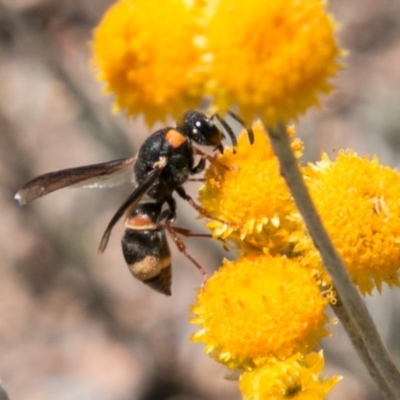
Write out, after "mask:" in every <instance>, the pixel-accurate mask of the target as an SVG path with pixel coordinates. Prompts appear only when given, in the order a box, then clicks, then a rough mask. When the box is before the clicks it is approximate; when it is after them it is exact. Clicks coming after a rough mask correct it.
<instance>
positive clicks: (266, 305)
mask: <svg viewBox="0 0 400 400" xmlns="http://www.w3.org/2000/svg"><path fill="white" fill-rule="evenodd" d="M196 303H197V304H196V305H195V306H193V307H192V312H193V313H194V314H195V315H196V317H195V318H193V320H192V321H191V322H192V323H195V324H199V325H201V326H202V327H201V329H200V331H198V332H197V333H195V334H194V335H193V337H192V340H193V341H195V342H201V343H204V344H205V345H206V352H207V353H209V354H210V355H211V356H213V357H214V358H216V359H217V360H218V361H220V362H222V363H225V364H226V365H227V366H228V367H231V368H236V367H242V368H243V367H248V366H254V365H258V364H260V363H263V362H265V361H266V360H272V359H274V360H275V359H278V360H282V359H285V358H287V357H291V356H292V355H294V354H296V353H298V352H300V353H306V352H308V351H309V350H310V349H313V348H315V347H317V342H318V340H319V339H321V338H322V337H324V336H326V335H327V331H326V330H325V328H324V324H325V323H326V322H327V317H326V315H325V314H324V310H325V306H326V304H327V302H326V300H325V299H324V298H323V297H322V296H321V295H320V292H319V288H318V286H317V284H316V283H315V281H314V279H313V277H312V276H311V275H310V274H309V272H308V271H307V270H306V269H303V268H301V267H300V265H299V263H298V262H296V261H295V260H290V259H287V258H286V257H271V256H245V257H241V258H239V259H238V260H237V261H234V262H228V261H225V262H224V264H223V266H222V267H221V268H220V269H219V270H218V271H217V272H216V273H215V274H214V275H213V276H212V277H211V278H210V279H209V280H208V281H207V282H206V284H205V286H204V289H203V290H202V291H201V292H200V293H199V295H198V297H197V302H196Z"/></svg>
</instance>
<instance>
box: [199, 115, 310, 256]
mask: <svg viewBox="0 0 400 400" xmlns="http://www.w3.org/2000/svg"><path fill="white" fill-rule="evenodd" d="M253 132H254V136H255V141H254V144H253V145H250V143H249V141H248V137H247V134H246V132H243V133H242V134H241V136H240V137H239V138H238V146H237V147H236V152H235V153H234V152H233V150H232V149H226V150H225V152H224V153H223V154H222V155H220V156H219V157H218V159H217V161H218V163H213V164H212V165H211V166H210V167H209V169H208V170H207V171H206V174H205V179H206V181H205V184H204V186H203V187H202V188H201V189H200V194H199V198H200V202H201V203H202V205H203V207H204V208H205V209H206V210H207V212H208V213H209V214H210V215H212V216H213V217H215V218H216V219H218V221H217V220H212V221H209V222H207V224H206V226H207V227H208V228H209V229H210V230H211V231H212V235H213V237H215V238H221V239H229V240H230V241H233V242H234V243H236V244H237V245H238V246H239V247H241V248H242V249H243V250H246V251H247V250H250V249H255V250H258V251H260V252H264V251H268V252H270V253H271V254H277V253H285V252H286V251H287V250H288V249H289V248H290V247H291V246H292V243H291V237H292V235H293V232H296V231H297V230H300V232H302V223H301V221H299V218H296V216H297V215H298V213H297V209H296V207H295V204H294V202H293V200H292V197H291V195H290V192H289V190H288V188H287V186H286V183H285V181H284V179H283V178H282V176H281V175H280V173H279V163H278V160H277V158H276V156H275V154H274V152H273V150H272V148H271V145H270V143H269V140H268V137H267V134H266V132H265V130H264V128H263V125H262V124H261V123H260V122H257V123H255V124H254V125H253ZM288 134H289V135H291V138H292V149H293V151H295V153H296V154H297V156H298V157H300V155H301V153H302V143H301V141H300V140H299V139H296V138H294V137H293V135H294V130H293V129H292V128H289V129H288ZM226 167H229V168H228V169H227V168H226ZM221 221H224V222H226V223H224V222H221Z"/></svg>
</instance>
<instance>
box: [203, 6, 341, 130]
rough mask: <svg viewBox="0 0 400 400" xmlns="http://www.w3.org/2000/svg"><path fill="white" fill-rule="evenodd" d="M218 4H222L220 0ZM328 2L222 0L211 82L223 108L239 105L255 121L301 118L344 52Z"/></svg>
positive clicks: (211, 40)
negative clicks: (338, 39)
mask: <svg viewBox="0 0 400 400" xmlns="http://www.w3.org/2000/svg"><path fill="white" fill-rule="evenodd" d="M214 3H215V2H214ZM325 6H326V2H325V1H321V0H309V1H297V0H274V1H270V0H253V1H241V0H220V1H218V2H216V5H215V11H214V13H213V15H212V17H211V18H210V22H209V24H208V33H207V39H208V47H207V49H208V51H209V63H210V71H211V74H210V75H211V76H210V82H209V87H208V88H207V90H208V91H209V92H210V93H211V94H212V95H213V96H214V101H215V105H216V107H217V108H218V109H219V110H221V111H226V110H227V109H229V108H230V107H231V106H232V104H236V105H237V106H238V109H239V113H240V114H241V115H242V116H243V117H244V118H245V119H246V120H247V121H251V120H252V119H253V118H254V116H259V117H261V119H262V120H263V122H264V123H266V124H268V125H269V124H274V123H276V122H277V121H279V120H283V121H287V120H289V119H293V118H296V117H297V116H298V115H299V114H300V113H303V112H305V111H306V110H307V109H308V108H309V107H310V106H313V105H318V104H319V102H318V95H319V94H320V93H329V92H330V91H331V90H332V86H331V84H330V83H329V78H331V77H332V76H334V75H335V74H336V72H337V70H338V69H339V68H340V63H339V62H338V58H339V57H340V56H341V55H342V54H343V52H342V51H341V50H340V49H339V48H338V45H337V42H336V39H335V37H334V29H335V25H336V24H335V23H334V22H333V19H332V17H331V16H330V15H329V14H328V13H327V12H326V10H325Z"/></svg>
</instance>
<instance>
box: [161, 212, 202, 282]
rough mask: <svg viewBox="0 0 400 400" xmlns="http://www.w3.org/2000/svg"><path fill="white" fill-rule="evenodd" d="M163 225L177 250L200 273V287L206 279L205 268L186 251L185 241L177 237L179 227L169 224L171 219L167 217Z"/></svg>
mask: <svg viewBox="0 0 400 400" xmlns="http://www.w3.org/2000/svg"><path fill="white" fill-rule="evenodd" d="M165 227H166V228H167V230H168V232H169V233H170V235H171V237H172V239H174V242H175V244H176V247H177V248H178V250H179V251H180V252H181V253H182V254H183V255H184V256H185V257H186V258H187V259H188V260H190V261H191V262H192V263H193V264H194V265H195V266H196V268H197V269H198V270H199V271H200V273H201V275H202V276H203V283H202V287H203V286H204V284H205V282H206V281H207V279H208V275H207V272H206V270H205V269H204V268H203V267H202V266H201V265H200V264H199V263H198V262H197V261H196V260H195V259H194V258H193V257H192V256H191V255H190V254H189V253H188V252H187V251H186V246H185V243H183V241H182V240H181V239H180V238H179V236H178V235H177V233H176V232H177V230H179V229H180V228H178V229H176V228H175V227H172V226H171V221H170V220H169V219H166V220H165Z"/></svg>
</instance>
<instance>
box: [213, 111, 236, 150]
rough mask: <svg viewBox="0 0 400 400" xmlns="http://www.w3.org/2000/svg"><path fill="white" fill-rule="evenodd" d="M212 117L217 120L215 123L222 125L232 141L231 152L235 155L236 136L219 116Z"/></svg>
mask: <svg viewBox="0 0 400 400" xmlns="http://www.w3.org/2000/svg"><path fill="white" fill-rule="evenodd" d="M213 117H214V118H216V119H217V121H218V122H219V123H220V124H221V125H222V127H223V128H224V130H225V131H226V132H227V133H228V135H229V137H230V138H231V141H232V145H233V152H234V153H235V152H236V151H235V147H236V146H237V140H236V136H235V133H234V132H233V130H232V128H231V127H230V125H229V124H228V123H227V122H226V121H225V120H224V119H223V118H222V117H221V116H220V115H219V114H214V115H213Z"/></svg>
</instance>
